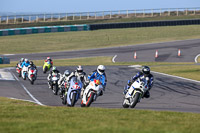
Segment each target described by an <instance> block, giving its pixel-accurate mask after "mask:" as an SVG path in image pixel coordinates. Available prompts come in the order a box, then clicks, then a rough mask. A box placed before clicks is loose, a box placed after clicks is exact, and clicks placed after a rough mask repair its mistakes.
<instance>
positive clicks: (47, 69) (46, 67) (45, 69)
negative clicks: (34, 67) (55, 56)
mask: <svg viewBox="0 0 200 133" xmlns="http://www.w3.org/2000/svg"><path fill="white" fill-rule="evenodd" d="M50 68H51V62H50V61H47V62H44V65H43V73H46V72H47V71H49V70H50Z"/></svg>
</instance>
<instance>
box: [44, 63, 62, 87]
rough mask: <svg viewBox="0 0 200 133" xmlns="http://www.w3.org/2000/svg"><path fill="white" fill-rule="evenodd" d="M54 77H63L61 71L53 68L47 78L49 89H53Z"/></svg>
mask: <svg viewBox="0 0 200 133" xmlns="http://www.w3.org/2000/svg"><path fill="white" fill-rule="evenodd" d="M54 75H58V76H59V77H61V74H60V71H58V70H57V68H56V67H55V66H54V67H53V68H52V70H51V71H50V73H49V75H48V77H47V80H48V85H49V88H51V77H52V76H54Z"/></svg>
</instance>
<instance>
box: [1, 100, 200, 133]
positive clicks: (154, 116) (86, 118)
mask: <svg viewBox="0 0 200 133" xmlns="http://www.w3.org/2000/svg"><path fill="white" fill-rule="evenodd" d="M0 101H1V102H0V108H1V110H0V131H1V132H2V133H4V132H7V133H8V132H15V133H21V132H26V133H44V132H45V133H46V132H48V133H51V132H54V133H55V132H66V133H67V132H70V133H71V132H73V133H86V132H87V133H93V132H95V133H102V132H106V133H120V132H126V133H129V132H133V131H134V132H137V133H161V132H163V133H172V132H173V133H189V132H191V133H199V131H200V127H199V125H200V121H199V119H200V114H195V113H180V112H167V111H161V112H158V111H145V110H132V109H103V108H67V107H47V106H39V105H35V104H33V103H28V102H22V101H17V100H10V99H7V98H0Z"/></svg>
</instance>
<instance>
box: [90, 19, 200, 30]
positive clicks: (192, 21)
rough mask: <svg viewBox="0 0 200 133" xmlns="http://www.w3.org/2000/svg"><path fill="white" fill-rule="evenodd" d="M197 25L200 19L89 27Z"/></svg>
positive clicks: (92, 26) (91, 28)
mask: <svg viewBox="0 0 200 133" xmlns="http://www.w3.org/2000/svg"><path fill="white" fill-rule="evenodd" d="M197 24H200V19H195V20H171V21H149V22H132V23H109V24H91V25H89V27H90V30H98V29H114V28H138V27H155V26H177V25H197Z"/></svg>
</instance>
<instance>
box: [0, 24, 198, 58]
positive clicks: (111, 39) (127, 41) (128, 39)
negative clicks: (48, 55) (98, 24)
mask: <svg viewBox="0 0 200 133" xmlns="http://www.w3.org/2000/svg"><path fill="white" fill-rule="evenodd" d="M197 38H200V25H191V26H174V27H173V26H172V27H149V28H128V29H109V30H97V31H82V32H62V33H43V34H33V35H23V36H22V35H19V36H3V37H0V44H1V45H0V54H17V53H37V52H53V51H63V50H80V49H91V48H104V47H113V46H125V45H135V44H143V43H156V42H165V41H172V40H184V39H197Z"/></svg>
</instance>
